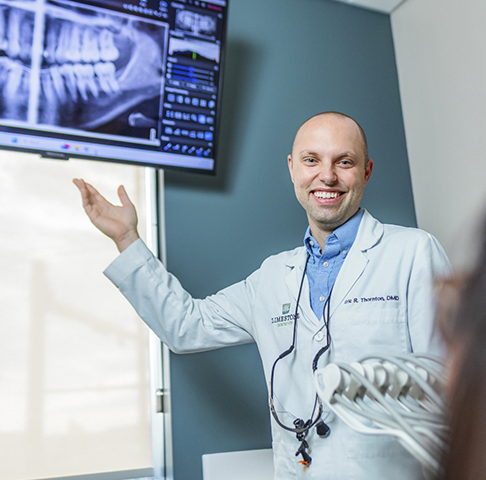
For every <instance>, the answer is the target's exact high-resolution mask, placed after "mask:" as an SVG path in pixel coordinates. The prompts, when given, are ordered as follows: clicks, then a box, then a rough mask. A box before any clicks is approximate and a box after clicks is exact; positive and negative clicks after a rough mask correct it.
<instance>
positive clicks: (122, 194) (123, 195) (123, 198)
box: [118, 185, 132, 207]
mask: <svg viewBox="0 0 486 480" xmlns="http://www.w3.org/2000/svg"><path fill="white" fill-rule="evenodd" d="M118 198H119V199H120V202H121V204H122V205H123V206H124V207H126V206H127V205H132V201H131V200H130V198H129V197H128V193H127V191H126V190H125V187H124V186H123V185H120V186H119V187H118Z"/></svg>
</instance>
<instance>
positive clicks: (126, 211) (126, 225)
mask: <svg viewBox="0 0 486 480" xmlns="http://www.w3.org/2000/svg"><path fill="white" fill-rule="evenodd" d="M73 183H74V184H75V185H76V186H77V187H78V189H79V191H80V192H81V198H82V201H83V208H84V211H85V212H86V214H87V215H88V217H89V219H90V220H91V223H93V225H94V226H95V227H96V228H98V230H100V231H101V232H103V233H104V234H105V235H107V236H108V237H110V238H111V239H112V240H113V241H114V242H115V243H116V246H117V248H118V250H119V251H120V252H122V251H123V250H125V249H126V248H127V247H128V246H129V245H130V244H132V243H133V242H134V241H135V240H136V239H137V238H139V235H138V231H137V223H138V220H137V211H136V210H135V206H134V205H133V203H132V202H131V201H130V199H129V198H128V195H127V192H126V191H125V188H124V187H123V185H120V187H118V197H119V198H120V202H121V206H116V205H113V204H112V203H110V202H109V201H108V200H106V198H104V197H103V196H102V195H101V194H100V193H99V192H98V190H96V188H94V187H93V186H92V185H90V184H89V183H86V182H85V181H84V180H82V179H79V178H75V179H74V180H73Z"/></svg>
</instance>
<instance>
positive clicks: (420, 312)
mask: <svg viewBox="0 0 486 480" xmlns="http://www.w3.org/2000/svg"><path fill="white" fill-rule="evenodd" d="M305 261H306V250H305V248H304V247H299V248H296V249H294V250H292V251H287V252H283V253H280V254H278V255H275V256H271V257H269V258H268V259H266V260H265V261H264V262H263V264H262V266H261V267H260V268H259V269H258V270H257V271H255V272H254V273H252V274H251V275H250V276H249V277H248V278H247V279H246V280H244V281H242V282H239V283H237V284H235V285H232V286H230V287H228V288H225V289H224V290H222V291H220V292H218V293H217V294H215V295H212V296H210V297H207V298H206V299H204V300H196V299H193V298H192V297H191V296H190V295H189V294H188V293H187V292H186V291H185V290H184V289H183V288H182V287H181V285H180V283H179V282H178V280H177V279H176V278H175V277H173V276H172V275H171V274H169V273H168V272H167V271H166V270H165V268H164V267H163V265H162V264H161V263H160V262H159V261H158V260H157V259H156V258H155V257H153V255H152V254H151V253H150V251H149V250H148V249H147V248H146V247H145V245H144V244H143V242H141V241H140V240H139V241H137V242H135V243H134V244H132V245H131V246H130V247H129V248H128V249H127V250H125V251H124V252H123V253H122V254H121V255H120V257H118V258H117V259H116V260H115V261H114V262H113V263H112V264H111V265H110V267H108V269H107V270H106V271H105V274H106V275H107V276H108V278H110V279H111V280H112V281H113V283H115V285H117V286H118V287H119V288H120V290H121V292H122V293H123V294H124V295H125V296H126V297H127V299H128V300H129V301H130V302H131V303H132V305H133V306H134V307H135V309H136V310H137V312H138V314H139V315H140V316H141V317H142V319H143V320H144V321H145V322H146V323H147V324H148V326H149V327H150V328H151V329H152V330H153V331H154V332H155V333H156V334H157V335H158V336H159V337H160V338H161V340H162V341H163V342H164V343H166V344H167V345H168V346H169V348H170V349H171V350H172V351H174V352H178V353H184V352H197V351H202V350H209V349H213V348H218V347H222V346H227V345H235V344H242V343H248V342H252V341H255V342H256V343H257V345H258V349H259V352H260V355H261V357H262V361H263V367H264V371H265V375H266V379H267V382H269V381H270V372H271V368H272V365H273V363H274V361H275V359H276V358H277V357H278V356H279V355H280V354H281V353H282V352H283V351H284V350H286V349H287V348H288V347H289V346H290V345H291V343H292V333H293V315H292V314H293V313H294V311H295V302H296V297H297V294H298V291H299V285H300V282H301V279H302V275H303V273H304V266H305ZM449 269H450V265H449V261H448V260H447V257H446V255H445V253H444V251H443V249H442V247H441V246H440V245H439V243H438V242H437V240H436V239H435V238H434V237H432V236H431V235H429V234H428V233H426V232H424V231H421V230H418V229H413V228H404V227H398V226H393V225H384V224H382V223H380V222H378V221H377V220H376V219H374V218H373V217H372V216H371V215H370V214H369V213H368V212H366V211H365V212H364V215H363V218H362V221H361V225H360V228H359V231H358V235H357V237H356V240H355V242H354V245H353V247H352V248H351V250H350V252H349V253H348V256H347V258H346V260H345V262H344V264H343V266H342V268H341V271H340V272H339V275H338V277H337V280H336V283H335V285H334V288H333V291H332V295H331V306H330V313H331V317H330V332H331V342H332V343H331V349H330V353H329V355H328V354H325V355H324V356H323V357H322V358H321V360H320V362H319V367H322V366H324V365H325V364H326V363H327V362H328V361H342V362H352V361H355V360H358V359H359V358H361V357H362V356H364V355H366V354H373V353H390V354H399V353H403V354H404V353H408V352H411V351H415V352H423V351H431V350H432V351H434V350H436V348H437V345H438V343H437V345H433V343H434V342H435V340H434V335H433V294H432V280H433V278H434V276H442V275H445V274H447V273H448V272H449ZM325 342H326V335H325V327H324V322H323V321H322V319H318V318H317V317H316V316H315V314H314V313H313V311H312V309H311V307H310V300H309V287H308V282H307V281H305V282H304V286H303V290H302V295H301V299H300V307H299V317H298V321H297V346H296V351H295V353H292V354H291V355H289V356H288V357H286V358H284V359H282V360H281V361H280V362H279V363H278V365H277V367H276V370H275V397H276V398H275V408H276V410H277V412H278V413H279V417H280V418H281V420H282V421H283V422H284V423H285V424H287V425H289V426H292V422H293V420H294V419H295V417H298V418H302V419H303V420H304V421H306V420H307V419H308V418H309V417H310V415H311V412H312V408H313V404H314V396H315V388H314V384H313V378H312V368H311V365H312V360H313V358H314V356H315V354H316V352H317V351H318V350H319V349H320V348H321V347H322V346H323V345H325ZM328 420H330V419H328ZM329 425H330V427H331V434H330V436H329V437H328V438H326V439H322V438H319V437H318V436H317V434H316V433H315V429H312V430H311V432H310V433H309V435H308V437H307V441H308V443H309V445H310V449H309V453H310V455H311V457H312V465H311V466H310V467H309V468H305V467H303V466H302V465H300V464H298V461H299V460H300V459H301V457H300V456H299V457H296V456H295V452H296V451H297V449H298V447H299V445H300V442H299V441H297V439H296V438H295V434H293V433H290V432H287V431H285V430H283V429H282V428H281V427H279V426H278V425H277V424H276V423H275V422H274V421H273V419H272V433H273V450H274V463H275V472H276V473H275V478H276V479H278V480H284V479H285V480H286V479H297V478H298V479H304V478H305V479H319V480H323V479H332V480H344V479H356V480H379V479H391V478H393V479H394V480H400V479H403V480H413V479H417V478H421V467H420V465H419V464H418V462H417V461H416V460H415V459H413V458H412V456H411V455H409V454H408V453H407V452H406V451H405V450H404V448H403V447H402V446H401V445H400V444H398V443H397V442H396V441H395V440H393V439H389V438H384V437H379V438H378V437H370V436H364V435H361V434H357V433H355V432H353V431H352V430H351V429H350V428H349V427H348V426H346V425H345V424H343V423H342V422H341V421H340V420H339V419H334V420H332V421H331V422H330V423H329Z"/></svg>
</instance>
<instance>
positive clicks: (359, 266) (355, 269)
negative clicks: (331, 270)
mask: <svg viewBox="0 0 486 480" xmlns="http://www.w3.org/2000/svg"><path fill="white" fill-rule="evenodd" d="M383 230H384V228H383V224H382V223H380V222H379V221H378V220H376V219H375V218H373V217H372V216H371V215H370V214H369V213H368V212H367V211H366V210H365V211H364V214H363V218H362V219H361V224H360V227H359V230H358V235H357V236H356V240H355V241H354V244H353V246H352V247H351V250H350V251H349V254H348V257H347V258H346V260H345V261H344V263H343V266H342V267H341V270H340V272H339V275H338V277H337V279H336V283H335V284H334V288H333V290H332V294H331V315H332V314H333V313H334V312H335V311H336V309H337V308H338V307H339V306H340V305H341V304H342V302H343V301H344V299H345V298H346V296H347V295H348V293H349V291H350V290H351V288H352V287H353V285H354V284H355V283H356V281H357V280H358V279H359V277H360V276H361V275H362V274H363V272H364V270H365V268H366V267H367V265H368V262H369V260H368V255H367V253H368V250H369V249H370V248H373V247H374V246H375V245H376V244H377V243H378V241H379V240H380V238H381V237H382V236H383Z"/></svg>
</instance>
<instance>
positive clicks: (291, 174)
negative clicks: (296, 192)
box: [287, 155, 294, 183]
mask: <svg viewBox="0 0 486 480" xmlns="http://www.w3.org/2000/svg"><path fill="white" fill-rule="evenodd" d="M287 162H288V163H289V172H290V179H291V180H292V183H294V172H293V170H292V155H289V156H288V157H287Z"/></svg>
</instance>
